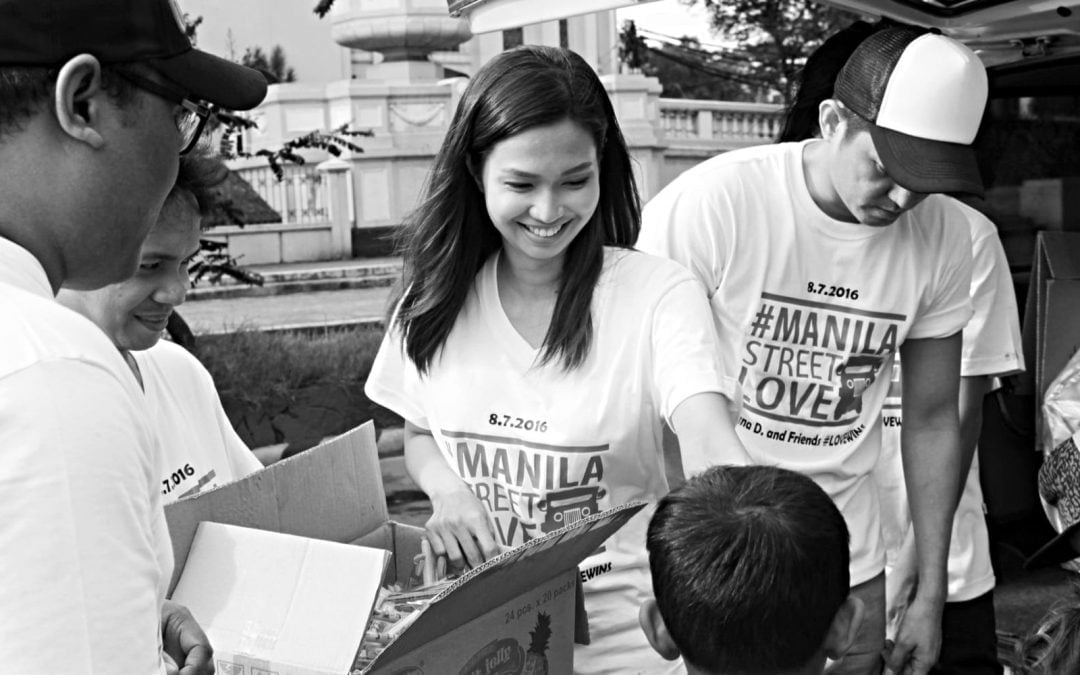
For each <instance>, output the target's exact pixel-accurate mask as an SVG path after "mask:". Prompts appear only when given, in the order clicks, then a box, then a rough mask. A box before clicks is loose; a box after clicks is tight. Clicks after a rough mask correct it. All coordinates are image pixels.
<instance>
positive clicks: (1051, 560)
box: [1024, 522, 1080, 569]
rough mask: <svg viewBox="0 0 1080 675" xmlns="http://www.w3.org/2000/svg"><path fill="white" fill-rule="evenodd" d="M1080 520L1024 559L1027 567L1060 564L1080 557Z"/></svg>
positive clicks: (1033, 567)
mask: <svg viewBox="0 0 1080 675" xmlns="http://www.w3.org/2000/svg"><path fill="white" fill-rule="evenodd" d="M1078 545H1080V522H1076V523H1073V524H1072V525H1070V526H1069V527H1067V528H1065V531H1064V532H1062V533H1061V534H1059V535H1058V536H1056V537H1054V538H1053V539H1051V540H1050V541H1049V542H1048V543H1046V544H1045V545H1044V546H1043V547H1042V548H1040V549H1039V550H1038V551H1035V552H1034V553H1032V554H1031V557H1030V558H1028V559H1027V560H1025V561H1024V568H1025V569H1035V568H1038V567H1047V566H1049V565H1060V564H1061V563H1063V562H1068V561H1070V560H1072V559H1073V558H1078V557H1080V550H1078Z"/></svg>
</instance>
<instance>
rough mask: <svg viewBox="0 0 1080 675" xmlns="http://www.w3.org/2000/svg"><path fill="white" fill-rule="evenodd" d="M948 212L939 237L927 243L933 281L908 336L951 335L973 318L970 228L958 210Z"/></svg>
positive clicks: (941, 224)
mask: <svg viewBox="0 0 1080 675" xmlns="http://www.w3.org/2000/svg"><path fill="white" fill-rule="evenodd" d="M942 199H948V198H946V197H942ZM945 213H946V215H945V216H944V217H942V218H941V219H940V220H939V222H938V223H937V227H938V232H939V233H940V235H941V236H940V238H939V239H936V240H933V241H932V243H928V244H926V249H927V250H926V251H925V253H926V257H927V259H928V260H930V261H931V262H930V264H932V265H934V266H935V269H931V270H929V273H930V274H932V275H933V279H934V282H933V286H932V287H931V288H930V289H929V291H928V295H927V297H926V300H925V301H924V302H923V303H922V306H921V308H920V312H919V316H918V317H917V318H916V320H915V322H914V323H913V324H912V326H911V329H910V331H909V332H908V335H907V337H908V339H912V340H917V339H923V338H945V337H949V336H950V335H954V334H956V333H958V332H960V331H961V330H963V329H964V327H965V326H966V325H967V323H968V321H969V320H970V319H971V228H970V226H969V224H968V222H967V220H966V219H965V218H963V217H962V214H959V213H958V212H957V211H956V210H950V209H947V208H946V209H945Z"/></svg>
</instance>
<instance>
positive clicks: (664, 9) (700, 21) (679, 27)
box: [615, 0, 717, 43]
mask: <svg viewBox="0 0 1080 675" xmlns="http://www.w3.org/2000/svg"><path fill="white" fill-rule="evenodd" d="M615 16H616V18H617V20H618V22H619V25H620V26H621V25H622V22H623V21H628V20H633V21H634V23H636V24H637V27H638V29H639V30H641V29H643V28H644V29H647V30H650V31H653V32H655V33H663V34H664V35H670V36H672V37H676V38H678V37H682V36H683V35H692V36H694V37H696V38H698V40H699V41H701V42H702V43H710V42H711V43H716V42H717V39H716V38H715V37H714V36H713V35H712V33H710V32H709V19H708V14H707V12H706V11H705V9H704V7H703V5H702V3H700V2H699V3H697V4H694V5H693V6H689V7H688V6H687V5H685V4H683V3H682V2H680V1H679V0H656V2H646V3H643V4H638V5H632V6H630V7H624V8H622V9H618V10H615Z"/></svg>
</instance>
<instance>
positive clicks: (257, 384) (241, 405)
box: [198, 326, 402, 450]
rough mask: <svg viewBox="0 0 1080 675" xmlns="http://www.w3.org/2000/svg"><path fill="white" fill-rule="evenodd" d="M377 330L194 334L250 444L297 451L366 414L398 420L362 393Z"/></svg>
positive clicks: (384, 423)
mask: <svg viewBox="0 0 1080 675" xmlns="http://www.w3.org/2000/svg"><path fill="white" fill-rule="evenodd" d="M382 336H383V330H382V328H379V327H364V326H351V327H334V328H328V329H319V330H310V331H302V332H277V331H267V332H262V331H256V330H247V329H244V330H239V331H237V332H234V333H229V334H225V335H215V336H204V337H202V338H200V339H199V343H198V356H199V359H200V360H201V361H202V362H203V365H205V366H206V368H207V370H209V371H210V373H211V375H213V377H214V382H215V384H216V385H217V389H218V393H219V394H220V396H221V402H222V405H223V406H224V407H225V412H226V414H227V415H228V416H229V420H230V421H231V422H232V423H233V426H234V427H236V430H237V433H239V434H240V437H241V438H243V439H244V441H245V442H246V443H247V444H248V445H249V446H251V447H259V446H263V445H270V444H273V443H288V444H289V449H290V450H295V449H303V448H306V447H310V446H312V445H314V444H316V443H318V442H319V440H321V439H322V438H323V437H325V436H331V435H335V434H339V433H342V432H344V431H347V430H349V429H351V428H352V427H354V426H356V425H357V424H360V423H362V422H364V421H366V420H368V419H374V420H375V424H376V427H377V428H380V429H382V428H385V427H388V426H400V425H401V423H402V421H401V418H400V417H398V416H397V415H395V414H394V413H392V412H390V411H388V410H386V409H385V408H382V407H381V406H378V405H375V404H374V403H372V402H371V401H369V400H368V399H367V397H366V396H364V382H365V381H366V379H367V376H368V372H369V371H370V370H371V364H372V362H373V361H374V359H375V354H376V352H377V351H378V349H379V345H380V344H381V342H382Z"/></svg>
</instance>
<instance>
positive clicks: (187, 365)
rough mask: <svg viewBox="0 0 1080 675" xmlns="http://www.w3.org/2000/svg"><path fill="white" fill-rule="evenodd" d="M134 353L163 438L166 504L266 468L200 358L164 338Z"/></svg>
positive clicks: (162, 483) (161, 486)
mask: <svg viewBox="0 0 1080 675" xmlns="http://www.w3.org/2000/svg"><path fill="white" fill-rule="evenodd" d="M131 355H132V356H133V357H134V358H135V361H136V362H137V363H138V364H139V372H140V373H141V374H142V379H143V390H144V392H145V394H146V403H147V408H148V412H149V414H150V421H151V424H152V425H153V428H154V431H155V432H157V434H158V438H159V439H160V440H161V447H162V462H163V464H162V473H161V475H160V478H159V482H158V484H157V487H158V489H159V490H160V491H161V494H162V495H163V496H164V500H165V503H166V504H170V503H172V502H174V501H176V500H177V499H182V498H184V497H190V496H192V495H195V494H198V493H199V492H202V491H203V490H209V489H210V488H213V487H217V486H218V485H224V484H226V483H229V482H232V481H234V480H237V479H239V478H243V477H244V476H246V475H248V474H249V473H252V472H254V471H258V470H259V469H261V468H262V463H261V462H260V461H259V460H258V458H256V457H255V455H254V454H252V452H251V450H249V449H248V447H247V446H246V445H245V444H244V442H243V441H242V440H240V437H239V436H238V435H237V434H236V431H235V430H234V429H233V426H232V423H230V422H229V418H228V417H226V415H225V410H224V409H223V408H222V407H221V399H220V398H218V394H217V389H216V388H215V387H214V380H213V378H212V377H211V376H210V373H209V372H207V370H206V368H204V367H203V365H202V364H201V363H199V360H198V359H196V358H195V357H194V356H192V355H191V354H190V353H189V352H188V351H187V350H186V349H184V348H183V347H181V346H179V345H177V344H173V343H172V342H167V341H165V340H159V341H158V343H157V344H156V345H154V346H153V347H151V348H150V349H147V350H145V351H141V352H131Z"/></svg>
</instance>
